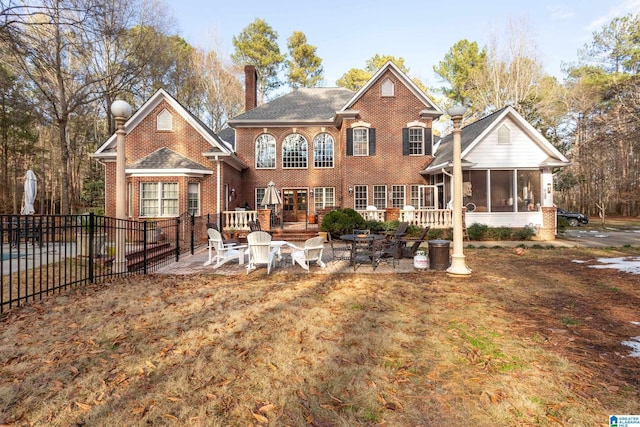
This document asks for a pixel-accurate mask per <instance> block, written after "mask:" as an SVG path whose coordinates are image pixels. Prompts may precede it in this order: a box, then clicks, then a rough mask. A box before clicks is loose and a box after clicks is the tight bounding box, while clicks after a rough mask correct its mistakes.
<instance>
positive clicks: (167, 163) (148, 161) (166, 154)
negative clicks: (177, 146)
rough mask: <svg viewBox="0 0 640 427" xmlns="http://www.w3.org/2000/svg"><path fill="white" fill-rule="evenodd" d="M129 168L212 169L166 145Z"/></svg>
mask: <svg viewBox="0 0 640 427" xmlns="http://www.w3.org/2000/svg"><path fill="white" fill-rule="evenodd" d="M127 168H128V169H191V170H203V171H209V170H210V169H209V168H207V167H205V166H203V165H201V164H199V163H197V162H194V161H193V160H190V159H187V158H186V157H184V156H182V155H181V154H178V153H176V152H175V151H173V150H170V149H168V148H166V147H163V148H160V149H159V150H157V151H155V152H153V153H151V154H149V155H148V156H146V157H144V158H142V159H140V160H138V161H137V162H135V163H134V164H132V165H130V166H128V167H127Z"/></svg>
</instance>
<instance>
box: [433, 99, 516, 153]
mask: <svg viewBox="0 0 640 427" xmlns="http://www.w3.org/2000/svg"><path fill="white" fill-rule="evenodd" d="M505 108H507V107H505ZM505 108H502V109H500V110H498V111H496V112H495V113H493V114H489V115H488V116H486V117H483V118H481V119H480V120H478V121H476V122H473V123H471V124H470V125H467V126H465V127H463V128H462V130H461V132H460V146H461V147H462V151H464V150H466V149H467V147H469V145H471V143H472V142H473V141H475V140H476V138H478V137H479V136H480V134H482V132H484V131H485V130H486V129H487V128H488V127H489V126H491V124H492V123H493V122H494V121H495V120H496V119H497V118H498V117H499V116H500V114H502V112H503V111H504V110H505ZM434 157H435V158H434V159H433V161H432V162H431V164H432V165H441V164H443V163H445V164H448V163H450V162H452V161H453V134H449V135H447V136H445V137H444V138H442V140H441V141H440V146H439V147H438V151H436V154H435V156H434Z"/></svg>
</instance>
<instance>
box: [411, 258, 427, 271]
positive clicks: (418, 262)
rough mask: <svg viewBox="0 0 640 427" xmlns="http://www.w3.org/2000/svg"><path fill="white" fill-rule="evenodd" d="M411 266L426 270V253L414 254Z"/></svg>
mask: <svg viewBox="0 0 640 427" xmlns="http://www.w3.org/2000/svg"><path fill="white" fill-rule="evenodd" d="M413 268H417V269H419V270H426V269H427V268H429V258H427V256H426V255H416V256H414V257H413Z"/></svg>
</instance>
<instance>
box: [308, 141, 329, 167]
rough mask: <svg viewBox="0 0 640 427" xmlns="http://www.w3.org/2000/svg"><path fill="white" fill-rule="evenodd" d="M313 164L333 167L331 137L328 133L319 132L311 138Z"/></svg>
mask: <svg viewBox="0 0 640 427" xmlns="http://www.w3.org/2000/svg"><path fill="white" fill-rule="evenodd" d="M313 166H314V167H316V168H332V167H333V137H332V136H331V135H330V134H328V133H320V134H318V135H316V137H315V138H313Z"/></svg>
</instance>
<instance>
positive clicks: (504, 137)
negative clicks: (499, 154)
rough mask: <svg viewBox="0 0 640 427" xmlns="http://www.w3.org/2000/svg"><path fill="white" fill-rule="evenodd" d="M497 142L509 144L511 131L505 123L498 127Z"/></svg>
mask: <svg viewBox="0 0 640 427" xmlns="http://www.w3.org/2000/svg"><path fill="white" fill-rule="evenodd" d="M498 144H511V131H510V130H509V128H508V127H507V126H506V125H502V126H500V128H499V129H498Z"/></svg>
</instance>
